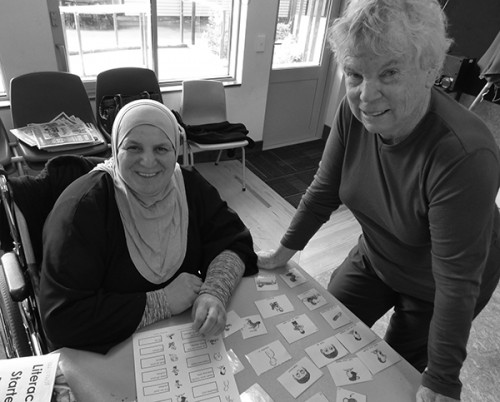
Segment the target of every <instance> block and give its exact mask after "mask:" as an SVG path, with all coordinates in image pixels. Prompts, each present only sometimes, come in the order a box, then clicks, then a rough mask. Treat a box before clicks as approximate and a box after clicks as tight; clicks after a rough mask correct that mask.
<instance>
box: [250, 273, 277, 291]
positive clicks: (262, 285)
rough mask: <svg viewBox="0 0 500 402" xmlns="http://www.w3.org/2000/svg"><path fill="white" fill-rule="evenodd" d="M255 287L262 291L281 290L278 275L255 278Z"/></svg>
mask: <svg viewBox="0 0 500 402" xmlns="http://www.w3.org/2000/svg"><path fill="white" fill-rule="evenodd" d="M255 286H257V290H260V291H265V290H278V289H279V287H278V281H277V280H276V275H258V276H257V277H256V278H255Z"/></svg>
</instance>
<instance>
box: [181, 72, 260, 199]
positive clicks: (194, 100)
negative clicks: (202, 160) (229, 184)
mask: <svg viewBox="0 0 500 402" xmlns="http://www.w3.org/2000/svg"><path fill="white" fill-rule="evenodd" d="M180 114H181V118H182V122H183V124H184V126H185V130H186V137H187V144H188V146H187V152H188V160H189V165H191V166H193V165H194V152H195V151H198V152H200V151H218V154H217V159H216V161H215V164H216V165H217V164H218V163H219V160H220V158H221V155H222V151H223V150H225V149H226V150H233V149H236V148H240V149H241V162H242V165H243V166H242V179H241V180H242V190H243V191H245V190H246V166H245V147H247V146H248V145H249V144H250V143H251V144H253V141H252V140H251V139H250V138H248V137H246V134H248V130H246V127H244V125H243V124H241V123H236V124H232V123H229V122H228V121H227V109H226V92H225V90H224V84H223V83H222V82H220V81H211V80H189V81H184V82H183V83H182V101H181V111H180Z"/></svg>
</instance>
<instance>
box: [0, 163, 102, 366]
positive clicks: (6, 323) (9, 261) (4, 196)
mask: <svg viewBox="0 0 500 402" xmlns="http://www.w3.org/2000/svg"><path fill="white" fill-rule="evenodd" d="M103 160H105V159H104V158H98V157H84V156H80V155H65V156H58V157H55V158H53V159H50V160H49V161H48V162H47V164H46V166H45V168H44V169H43V170H42V171H41V172H40V173H39V174H38V175H37V176H29V175H24V176H21V177H10V176H6V175H5V174H0V197H1V202H2V208H0V248H1V250H2V252H3V255H2V257H1V262H2V265H1V267H0V291H1V298H0V312H1V314H0V318H1V322H0V324H1V325H0V335H1V337H2V340H3V344H4V349H5V354H6V356H7V357H8V358H14V357H22V356H33V355H41V354H45V353H48V352H50V351H51V350H52V347H51V345H50V343H49V341H48V340H47V337H46V335H45V332H44V330H43V326H42V322H41V316H40V312H39V309H38V289H39V280H40V266H41V261H42V255H43V248H42V230H43V225H44V223H45V219H46V218H47V216H48V214H49V213H50V211H51V209H52V207H53V205H54V203H55V201H56V200H57V198H58V197H59V195H60V194H61V192H62V191H63V190H64V189H65V188H66V187H67V186H68V185H69V184H70V183H71V182H73V181H74V180H75V179H77V178H78V177H80V176H82V175H83V174H85V173H87V172H89V171H90V170H91V169H93V168H94V167H95V166H96V165H97V164H98V163H99V162H102V161H103ZM33 200H36V202H33Z"/></svg>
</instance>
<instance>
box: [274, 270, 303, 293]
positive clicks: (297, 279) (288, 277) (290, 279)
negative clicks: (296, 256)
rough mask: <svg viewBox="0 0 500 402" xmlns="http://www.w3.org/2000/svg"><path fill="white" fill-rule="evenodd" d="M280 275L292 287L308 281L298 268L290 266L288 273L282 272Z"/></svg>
mask: <svg viewBox="0 0 500 402" xmlns="http://www.w3.org/2000/svg"><path fill="white" fill-rule="evenodd" d="M280 276H281V279H283V281H284V282H285V283H286V284H287V285H288V286H290V287H291V288H294V287H295V286H299V285H301V284H303V283H306V282H307V279H306V278H305V277H304V276H303V275H302V274H301V273H300V271H299V270H298V269H297V268H290V269H289V270H288V271H287V272H286V273H284V274H281V275H280Z"/></svg>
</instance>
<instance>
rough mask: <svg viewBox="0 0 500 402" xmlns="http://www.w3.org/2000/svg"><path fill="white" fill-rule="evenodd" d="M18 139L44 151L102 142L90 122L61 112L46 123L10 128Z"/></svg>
mask: <svg viewBox="0 0 500 402" xmlns="http://www.w3.org/2000/svg"><path fill="white" fill-rule="evenodd" d="M10 131H11V133H12V134H14V135H15V136H16V137H17V138H18V139H19V140H20V141H22V142H24V143H25V144H27V145H29V146H31V147H37V148H39V149H43V150H45V151H62V150H64V149H75V148H80V147H88V146H91V145H96V144H102V143H104V137H103V135H102V134H101V133H100V132H99V130H97V129H96V127H95V126H94V125H93V124H92V123H85V122H83V121H82V120H81V119H79V118H78V117H75V116H68V115H67V114H66V113H64V112H62V113H60V114H59V115H58V116H56V117H55V118H54V119H52V120H51V121H49V122H47V123H39V124H28V125H27V126H26V127H22V128H14V129H11V130H10Z"/></svg>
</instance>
